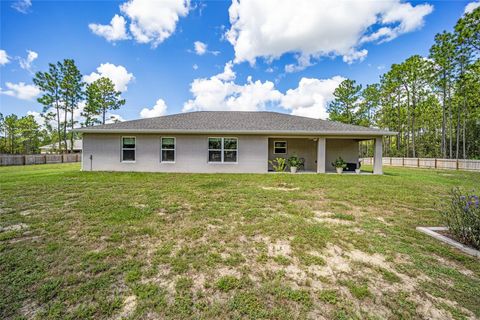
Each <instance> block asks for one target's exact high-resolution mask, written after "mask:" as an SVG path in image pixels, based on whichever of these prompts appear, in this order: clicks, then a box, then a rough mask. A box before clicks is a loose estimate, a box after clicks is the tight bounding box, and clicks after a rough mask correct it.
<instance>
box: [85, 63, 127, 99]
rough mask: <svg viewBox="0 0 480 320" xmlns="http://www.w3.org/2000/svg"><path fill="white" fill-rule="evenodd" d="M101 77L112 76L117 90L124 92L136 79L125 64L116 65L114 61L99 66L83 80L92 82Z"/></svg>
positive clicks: (111, 78)
mask: <svg viewBox="0 0 480 320" xmlns="http://www.w3.org/2000/svg"><path fill="white" fill-rule="evenodd" d="M101 77H107V78H110V80H112V82H113V83H114V84H115V90H117V91H122V92H124V91H127V85H128V84H129V83H130V81H132V80H133V79H135V77H134V76H133V74H132V73H129V72H128V71H127V69H126V68H125V67H124V66H120V65H119V66H116V65H114V64H112V63H102V64H101V65H100V66H99V67H98V68H97V72H92V73H91V74H90V75H85V76H83V80H84V81H85V82H87V83H92V82H93V81H95V80H97V79H99V78H101Z"/></svg>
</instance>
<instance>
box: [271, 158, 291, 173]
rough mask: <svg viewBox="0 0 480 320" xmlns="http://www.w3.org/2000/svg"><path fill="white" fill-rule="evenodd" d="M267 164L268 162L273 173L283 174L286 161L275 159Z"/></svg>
mask: <svg viewBox="0 0 480 320" xmlns="http://www.w3.org/2000/svg"><path fill="white" fill-rule="evenodd" d="M268 162H270V164H271V165H272V167H273V170H274V171H275V172H283V171H285V168H286V167H287V160H286V159H285V158H275V159H273V160H270V161H268Z"/></svg>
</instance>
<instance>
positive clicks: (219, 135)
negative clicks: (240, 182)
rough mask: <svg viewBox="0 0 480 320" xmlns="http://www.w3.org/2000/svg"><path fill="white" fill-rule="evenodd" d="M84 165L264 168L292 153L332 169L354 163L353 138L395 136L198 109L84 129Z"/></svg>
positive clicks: (317, 168)
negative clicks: (337, 163)
mask: <svg viewBox="0 0 480 320" xmlns="http://www.w3.org/2000/svg"><path fill="white" fill-rule="evenodd" d="M77 131H79V132H81V133H83V153H82V170H86V171H89V170H93V171H149V172H203V173H213V172H225V173H232V172H235V173H266V172H268V171H271V170H272V167H271V165H270V164H269V160H272V159H275V158H277V157H283V158H288V157H290V156H291V155H297V156H298V157H300V158H303V160H304V170H305V171H310V172H317V173H325V172H328V171H335V168H334V167H333V166H332V165H331V163H332V162H333V161H334V160H335V159H336V158H338V157H342V158H343V159H344V160H345V161H346V162H347V163H354V164H355V165H356V164H357V163H358V161H359V142H360V141H364V140H373V141H375V155H374V170H373V172H374V173H375V174H381V173H382V137H383V136H385V135H393V134H395V133H393V132H389V131H385V130H380V129H374V128H367V127H362V126H355V125H349V124H344V123H339V122H332V121H326V120H318V119H312V118H306V117H300V116H293V115H287V114H283V113H277V112H240V111H238V112H237V111H199V112H190V113H181V114H173V115H167V116H162V117H156V118H147V119H139V120H132V121H125V122H118V123H112V124H105V125H98V126H92V127H85V128H81V129H78V130H77Z"/></svg>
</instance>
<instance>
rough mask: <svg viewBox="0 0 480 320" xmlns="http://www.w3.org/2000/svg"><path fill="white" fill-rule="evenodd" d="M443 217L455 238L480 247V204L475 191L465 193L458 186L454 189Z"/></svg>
mask: <svg viewBox="0 0 480 320" xmlns="http://www.w3.org/2000/svg"><path fill="white" fill-rule="evenodd" d="M442 218H443V221H444V223H445V224H446V226H447V227H448V229H449V231H450V232H451V233H452V234H453V236H454V237H455V238H457V239H458V240H459V241H461V242H462V243H464V244H467V245H471V246H473V247H475V248H477V249H479V248H480V204H479V197H478V195H476V194H475V192H474V191H472V193H470V194H468V193H467V194H463V193H462V192H461V191H460V190H459V189H458V188H455V189H453V190H452V191H451V194H450V198H449V200H448V202H447V205H446V206H445V207H444V209H443V210H442Z"/></svg>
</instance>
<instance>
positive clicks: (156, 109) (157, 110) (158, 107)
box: [140, 99, 167, 118]
mask: <svg viewBox="0 0 480 320" xmlns="http://www.w3.org/2000/svg"><path fill="white" fill-rule="evenodd" d="M166 112H167V105H166V103H165V101H163V99H158V100H157V102H156V103H155V105H154V106H153V107H152V108H151V109H148V108H143V109H142V111H140V117H142V118H153V117H160V116H163V115H164V114H165V113H166Z"/></svg>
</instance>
